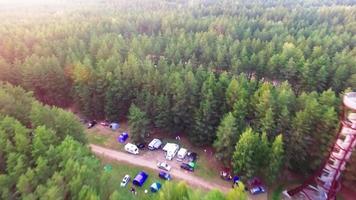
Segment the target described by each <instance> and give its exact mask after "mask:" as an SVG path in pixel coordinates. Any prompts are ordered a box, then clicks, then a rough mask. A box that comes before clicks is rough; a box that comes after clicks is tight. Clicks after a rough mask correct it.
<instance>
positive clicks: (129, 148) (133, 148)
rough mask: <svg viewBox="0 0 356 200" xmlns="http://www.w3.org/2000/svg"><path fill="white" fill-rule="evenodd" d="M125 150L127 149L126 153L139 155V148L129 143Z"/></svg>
mask: <svg viewBox="0 0 356 200" xmlns="http://www.w3.org/2000/svg"><path fill="white" fill-rule="evenodd" d="M124 148H125V151H127V152H129V153H132V154H138V153H139V151H138V148H137V146H136V145H134V144H131V143H127V144H126V145H125V147H124Z"/></svg>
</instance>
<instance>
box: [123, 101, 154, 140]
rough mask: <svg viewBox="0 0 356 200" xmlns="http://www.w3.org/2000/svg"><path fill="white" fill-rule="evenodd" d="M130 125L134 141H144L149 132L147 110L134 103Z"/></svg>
mask: <svg viewBox="0 0 356 200" xmlns="http://www.w3.org/2000/svg"><path fill="white" fill-rule="evenodd" d="M128 118H129V127H130V133H131V139H132V140H133V141H134V142H143V140H144V138H145V136H146V135H147V133H148V132H149V127H148V125H149V121H148V119H147V115H146V113H145V112H142V111H141V110H140V108H138V107H137V106H135V104H132V105H131V106H130V110H129V117H128Z"/></svg>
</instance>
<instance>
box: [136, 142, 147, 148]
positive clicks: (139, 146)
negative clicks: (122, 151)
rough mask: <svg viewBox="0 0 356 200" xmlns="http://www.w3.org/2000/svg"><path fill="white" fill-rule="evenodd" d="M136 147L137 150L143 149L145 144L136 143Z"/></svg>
mask: <svg viewBox="0 0 356 200" xmlns="http://www.w3.org/2000/svg"><path fill="white" fill-rule="evenodd" d="M136 146H137V147H138V148H139V149H143V148H145V146H146V145H145V143H138V144H136Z"/></svg>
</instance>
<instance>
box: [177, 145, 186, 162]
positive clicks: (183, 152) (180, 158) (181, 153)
mask: <svg viewBox="0 0 356 200" xmlns="http://www.w3.org/2000/svg"><path fill="white" fill-rule="evenodd" d="M187 153H188V151H187V149H185V148H180V149H179V151H178V153H177V157H178V158H177V161H178V162H182V161H183V160H184V158H185V156H186V155H187Z"/></svg>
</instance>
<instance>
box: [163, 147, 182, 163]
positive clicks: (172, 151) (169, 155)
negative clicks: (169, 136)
mask: <svg viewBox="0 0 356 200" xmlns="http://www.w3.org/2000/svg"><path fill="white" fill-rule="evenodd" d="M178 150H179V145H178V144H174V143H167V144H166V145H165V146H164V147H163V151H165V152H166V159H167V160H172V159H173V158H174V156H175V155H176V154H177V152H178Z"/></svg>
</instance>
